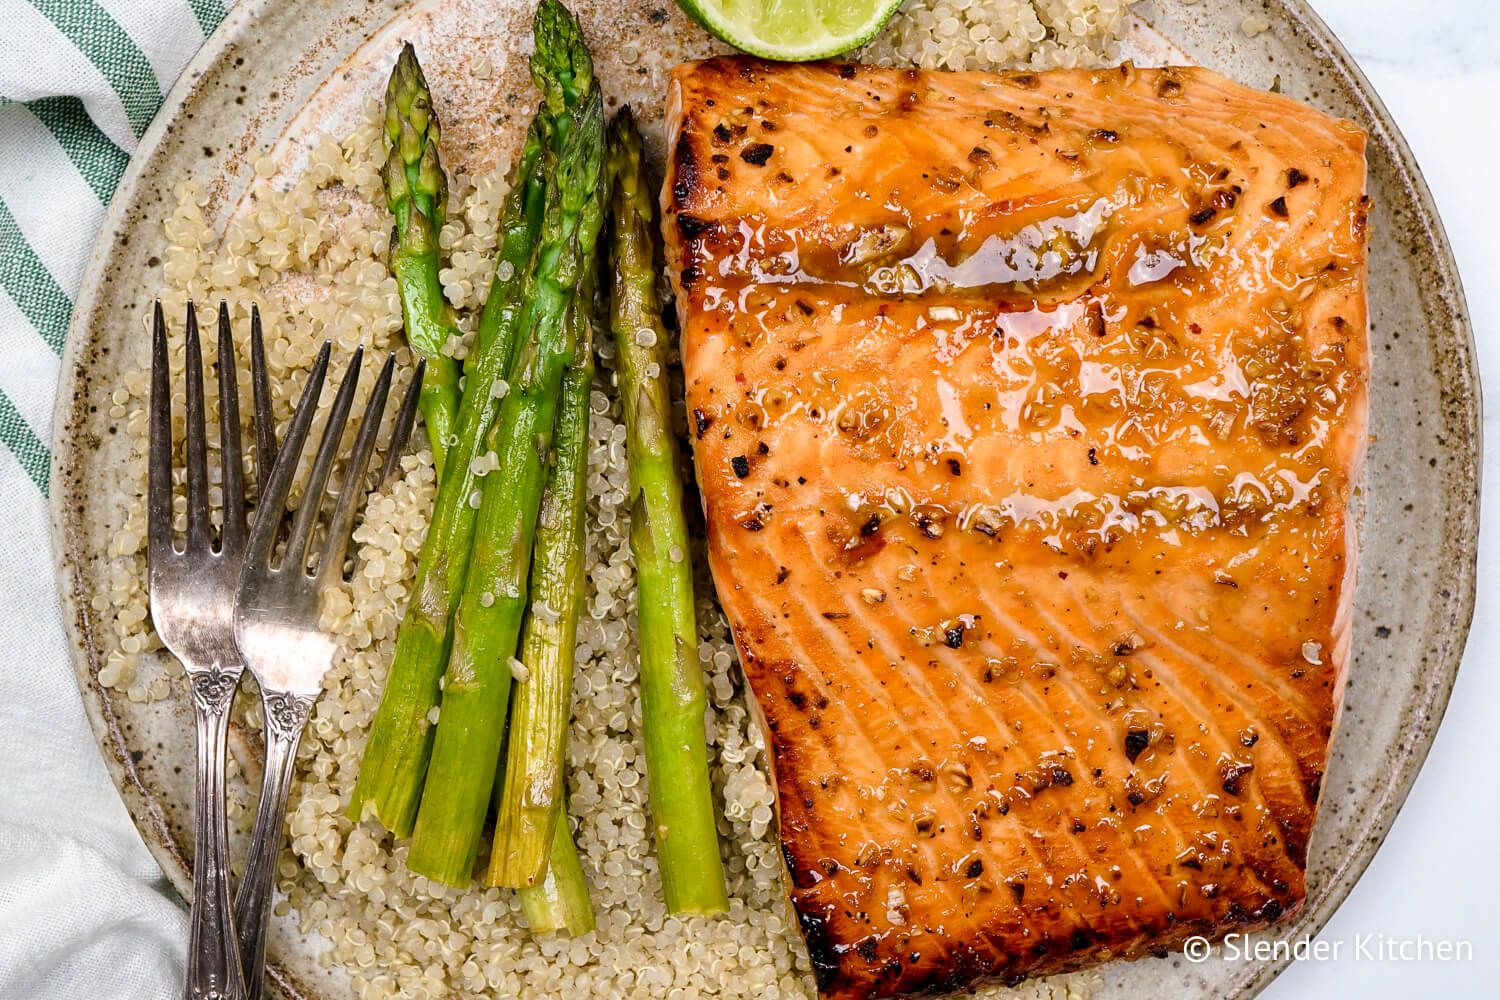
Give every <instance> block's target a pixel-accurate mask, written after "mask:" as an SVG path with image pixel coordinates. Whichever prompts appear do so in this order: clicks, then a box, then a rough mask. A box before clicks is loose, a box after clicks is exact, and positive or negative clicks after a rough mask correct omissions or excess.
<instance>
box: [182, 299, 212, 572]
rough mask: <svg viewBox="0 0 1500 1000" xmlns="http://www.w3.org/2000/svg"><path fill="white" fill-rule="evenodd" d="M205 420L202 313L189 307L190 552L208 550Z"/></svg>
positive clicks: (188, 507) (188, 475) (188, 434)
mask: <svg viewBox="0 0 1500 1000" xmlns="http://www.w3.org/2000/svg"><path fill="white" fill-rule="evenodd" d="M203 425H204V417H203V345H202V344H201V343H200V342H199V338H198V311H197V310H196V309H194V308H193V303H191V302H189V303H188V307H187V515H188V530H187V551H189V552H191V551H193V550H195V549H203V548H206V547H207V546H208V534H209V524H208V442H207V440H206V439H205V436H204V435H205V431H204V426H203Z"/></svg>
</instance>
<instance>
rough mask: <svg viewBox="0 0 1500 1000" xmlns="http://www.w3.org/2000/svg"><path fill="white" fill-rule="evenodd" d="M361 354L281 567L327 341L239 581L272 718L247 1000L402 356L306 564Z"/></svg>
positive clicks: (244, 948)
mask: <svg viewBox="0 0 1500 1000" xmlns="http://www.w3.org/2000/svg"><path fill="white" fill-rule="evenodd" d="M361 358H362V351H359V350H356V351H355V353H354V357H353V359H352V360H351V362H350V365H349V370H348V373H347V374H346V375H345V376H344V379H343V382H342V383H341V384H340V385H339V390H338V394H337V395H336V396H335V397H334V401H333V405H332V407H331V408H330V410H329V414H328V421H327V423H326V424H325V425H324V429H323V437H322V440H321V441H320V443H319V445H318V450H317V454H316V457H315V458H314V459H313V464H312V469H311V471H310V472H309V474H308V481H307V488H306V491H305V492H304V494H303V500H302V503H301V505H300V506H299V507H298V508H297V512H296V514H295V515H294V516H293V518H292V524H291V529H290V532H289V533H288V535H287V539H286V545H285V548H284V551H283V553H282V556H281V560H280V562H279V563H278V564H277V565H276V566H272V565H271V560H272V555H273V553H274V552H275V549H276V539H277V536H278V534H279V533H280V528H281V524H282V521H283V520H285V518H284V517H283V510H284V508H285V506H286V502H287V495H288V493H289V492H290V491H291V487H292V480H293V479H294V478H295V477H296V472H297V467H298V465H299V463H300V462H301V459H302V449H303V445H304V444H305V443H306V440H307V437H308V432H309V429H310V427H311V424H312V419H313V410H314V408H315V406H316V404H317V401H318V394H319V392H320V391H321V390H322V387H323V379H324V375H325V373H326V370H327V367H328V345H326V344H325V345H324V346H323V350H322V352H321V353H320V354H319V355H318V360H317V363H316V364H315V365H314V367H313V371H312V375H311V377H310V378H309V379H308V382H307V386H306V388H305V389H304V390H303V393H302V399H301V400H300V401H299V402H298V404H297V410H296V413H295V414H294V415H293V416H292V422H291V426H290V427H289V428H288V430H287V436H286V441H285V443H284V444H283V445H282V446H281V450H280V453H279V454H278V456H277V459H276V464H275V466H274V467H273V468H272V470H271V475H270V478H269V480H268V481H267V483H266V485H265V488H264V489H263V490H262V491H261V498H260V505H259V508H258V513H257V516H256V519H255V524H254V526H253V527H252V528H251V531H250V538H249V541H248V542H247V543H246V546H245V558H244V561H243V564H242V567H241V569H240V574H239V590H238V597H237V600H236V606H235V613H234V631H235V638H236V640H237V641H238V643H239V649H240V653H241V655H242V656H243V657H244V661H245V665H246V666H247V667H248V668H249V669H250V673H251V674H252V675H254V677H255V680H256V682H257V683H258V684H259V685H260V696H261V704H262V706H263V707H264V709H265V717H266V728H265V734H266V767H265V777H264V779H263V781H262V784H261V794H260V805H259V806H258V807H257V809H256V813H255V828H254V831H253V832H252V834H251V839H250V855H249V858H248V860H247V861H246V863H245V874H244V877H243V879H242V880H241V882H240V888H239V894H238V895H237V896H236V898H235V921H236V924H237V925H238V932H239V939H240V959H241V963H242V965H243V967H244V971H245V985H246V991H247V994H248V996H249V998H250V1000H257V998H258V997H259V996H260V994H261V989H262V981H263V975H264V969H265V953H266V939H265V935H266V922H267V916H268V906H269V903H270V898H271V886H272V881H273V879H272V876H273V875H274V873H275V870H276V858H277V855H278V853H279V851H280V847H281V833H282V830H281V827H282V822H283V820H284V819H285V815H286V800H287V793H288V791H289V790H290V788H291V782H292V773H293V770H294V769H295V765H296V760H297V745H298V743H299V742H300V741H301V739H302V731H303V729H304V728H305V727H306V725H307V720H308V717H309V716H310V715H311V713H312V708H313V703H314V702H315V701H316V700H317V697H318V695H319V694H320V693H321V692H322V689H323V679H324V677H325V675H326V674H327V673H328V671H329V669H330V668H331V667H332V666H333V656H334V650H335V643H334V640H333V637H332V636H330V635H329V634H328V633H327V632H325V631H324V630H323V628H322V627H321V625H320V624H319V620H318V618H319V612H320V610H321V604H322V598H323V595H324V594H325V593H327V592H328V590H329V589H330V588H332V587H333V586H335V585H337V584H338V583H339V582H341V581H342V579H343V573H344V553H345V550H346V548H347V546H348V543H349V536H350V534H351V531H352V529H353V526H354V517H355V514H356V513H357V508H358V507H359V506H361V505H362V504H363V498H364V495H365V493H366V491H367V489H368V479H367V475H366V468H367V466H368V465H369V463H370V456H371V454H372V453H373V452H374V449H375V438H376V435H377V434H378V432H379V429H380V420H381V415H382V413H383V412H384V410H385V403H386V397H387V396H388V395H389V392H390V386H391V373H392V370H393V368H394V365H395V357H394V356H392V357H390V358H388V359H387V360H386V363H385V366H384V367H383V368H382V369H381V371H380V375H379V377H378V379H377V380H376V382H375V386H374V388H373V389H372V390H371V393H370V399H369V402H368V403H367V404H366V407H365V412H364V417H363V418H362V419H361V421H360V425H359V430H358V432H357V433H356V435H355V438H354V443H353V447H352V450H351V453H350V457H349V459H348V462H347V463H346V467H345V469H344V476H343V485H342V487H341V488H340V490H339V493H338V499H337V501H336V502H335V503H334V507H333V511H332V514H331V515H330V516H329V519H328V522H327V525H326V527H325V530H324V532H323V537H322V541H321V545H320V547H319V551H318V554H317V559H316V561H315V562H314V564H313V565H312V567H311V568H309V566H308V554H309V549H310V548H311V547H312V542H313V540H314V534H315V528H316V526H317V522H318V518H319V513H320V511H321V509H322V507H323V500H324V494H325V492H326V489H327V485H328V479H329V475H330V474H331V473H332V471H333V466H334V463H335V461H336V460H337V458H338V454H339V444H340V441H341V440H342V438H343V433H344V425H345V423H346V422H347V420H348V417H349V411H350V409H351V407H352V405H353V402H354V389H355V386H356V384H357V383H358V381H359V368H360V361H361ZM421 382H422V366H421V365H418V367H417V370H416V372H415V374H414V376H413V378H412V382H411V385H410V387H409V388H408V390H407V393H406V398H405V400H404V401H403V403H402V406H401V410H400V411H399V413H398V415H397V418H396V422H395V426H394V428H393V429H392V432H391V439H390V442H389V443H388V445H387V447H386V458H385V463H384V468H383V469H382V470H381V473H380V475H379V477H378V479H377V481H378V482H384V481H387V480H389V479H390V477H391V475H392V474H393V472H394V470H395V463H396V460H397V458H398V457H399V456H400V453H401V452H402V451H403V450H404V448H405V445H406V440H407V437H408V435H409V434H410V432H411V425H412V421H413V420H414V419H415V416H416V409H417V397H418V390H419V389H420V386H421Z"/></svg>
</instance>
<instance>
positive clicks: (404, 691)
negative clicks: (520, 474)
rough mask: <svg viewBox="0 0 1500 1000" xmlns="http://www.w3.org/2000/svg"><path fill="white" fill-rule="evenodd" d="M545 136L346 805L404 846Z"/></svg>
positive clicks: (509, 336) (504, 247)
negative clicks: (369, 813)
mask: <svg viewBox="0 0 1500 1000" xmlns="http://www.w3.org/2000/svg"><path fill="white" fill-rule="evenodd" d="M542 131H543V130H542V127H541V126H540V124H539V123H538V122H537V121H533V123H532V126H531V129H530V130H529V131H528V133H527V137H526V142H525V144H524V145H523V146H522V148H521V155H520V157H519V159H518V160H517V163H516V168H515V172H514V176H513V178H512V184H511V189H510V193H509V194H508V195H507V196H506V201H505V206H504V208H503V210H502V212H501V233H502V237H501V245H500V255H499V260H498V261H497V263H496V267H495V277H494V281H493V283H492V284H491V286H490V293H489V298H488V299H487V300H486V301H485V304H484V312H483V314H482V316H481V318H480V323H479V329H478V332H477V334H476V336H475V351H474V355H473V357H472V359H471V362H470V365H469V372H468V377H467V387H468V391H467V392H466V393H465V394H464V397H463V402H462V405H461V407H460V410H459V416H458V432H457V443H456V444H454V446H453V449H452V455H451V457H452V461H451V462H450V463H449V464H448V466H447V468H445V469H444V470H443V476H442V479H441V481H440V482H439V485H438V493H437V498H436V500H435V502H434V506H433V513H432V521H431V523H430V524H429V526H428V529H427V536H426V538H425V539H424V540H423V542H422V552H421V555H420V556H419V557H418V561H417V578H416V583H415V584H414V586H413V589H412V594H413V597H412V599H411V601H410V602H408V604H407V607H406V614H405V617H404V618H403V619H402V622H401V628H400V631H399V632H398V633H397V636H396V653H395V657H394V658H393V659H392V661H391V669H390V674H389V676H388V678H387V680H386V683H385V690H384V692H383V693H382V695H381V699H380V709H379V711H378V712H377V713H376V715H375V721H374V723H373V725H372V726H371V729H370V737H369V740H368V742H367V743H366V744H365V753H364V760H363V763H362V764H361V766H360V771H359V778H358V780H357V781H356V783H355V786H354V795H353V797H352V800H351V802H350V805H349V816H350V818H352V819H355V820H358V819H360V818H361V816H362V815H363V811H364V808H365V804H366V803H367V802H368V803H369V804H370V807H371V809H372V811H373V814H374V816H375V818H376V819H377V820H379V821H380V823H381V824H382V825H384V826H385V827H386V829H388V830H390V831H392V832H393V833H395V834H397V835H398V836H402V837H406V836H410V834H411V830H412V825H413V824H414V823H415V822H416V816H417V803H418V801H419V799H420V796H421V792H422V777H423V775H424V774H425V772H426V770H427V758H428V754H429V753H430V751H431V747H432V724H431V722H430V721H429V718H428V717H429V715H430V713H431V712H432V709H433V708H434V707H435V706H436V705H437V704H438V699H439V690H438V678H439V677H440V676H441V675H442V671H443V665H444V664H445V663H446V662H447V660H448V643H449V638H450V632H449V624H450V618H451V616H452V614H453V609H454V608H455V607H456V606H457V604H458V593H459V588H460V587H461V586H462V584H463V578H464V573H465V571H466V570H467V569H468V555H469V547H470V540H471V539H472V538H473V535H474V522H475V520H476V518H477V517H478V511H476V510H475V509H474V507H473V505H472V504H471V503H470V497H472V496H473V495H474V493H475V491H476V490H478V489H479V482H480V480H479V476H478V470H477V469H476V468H475V463H474V459H475V457H476V456H477V455H478V453H479V448H480V445H481V443H482V441H483V439H484V436H485V434H486V433H487V432H488V430H489V426H490V423H491V421H492V420H493V418H494V414H495V411H496V410H497V409H498V408H499V404H498V400H496V399H495V398H494V397H495V395H496V394H497V393H498V392H499V390H500V388H501V387H502V386H501V384H502V381H503V379H504V377H505V375H506V374H507V373H508V372H509V369H510V362H511V358H512V355H513V354H514V353H515V342H516V340H518V339H519V338H518V335H517V330H518V327H519V319H520V316H519V313H520V307H521V304H522V293H523V290H524V286H525V283H526V278H525V275H526V271H527V268H528V267H529V266H530V261H531V257H532V253H533V251H534V250H535V248H536V241H537V235H538V232H539V230H540V228H541V217H542V212H543V202H544V197H545V194H546V187H547V185H546V182H545V178H544V177H543V158H542Z"/></svg>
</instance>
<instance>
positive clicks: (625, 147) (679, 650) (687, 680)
mask: <svg viewBox="0 0 1500 1000" xmlns="http://www.w3.org/2000/svg"><path fill="white" fill-rule="evenodd" d="M609 173H610V178H611V187H612V204H611V212H612V219H613V222H612V233H613V235H612V238H611V241H610V258H611V264H612V268H611V270H612V271H613V282H614V287H613V295H612V296H611V306H610V327H611V329H612V331H613V333H614V338H615V354H616V364H617V366H618V375H619V384H620V397H621V400H622V401H623V403H624V409H625V447H626V454H627V456H628V462H629V468H630V492H631V495H632V497H633V500H632V507H631V515H630V516H631V526H630V547H631V551H632V552H633V553H634V555H635V573H636V587H637V591H638V593H637V597H638V599H637V607H638V612H637V615H638V623H637V635H638V637H639V641H640V650H641V654H640V655H641V712H642V716H643V727H644V730H645V742H646V772H647V777H648V778H649V781H650V799H651V814H652V818H653V820H654V823H655V828H656V848H657V853H658V855H659V857H660V863H661V881H662V890H663V892H664V894H665V895H666V902H667V909H668V910H670V911H671V912H673V913H684V912H687V913H717V912H720V911H722V910H724V909H726V908H727V907H728V905H729V901H728V897H727V896H726V894H725V888H724V870H723V866H722V864H721V863H720V860H719V840H718V833H717V830H716V828H715V819H714V808H713V798H712V792H711V789H710V785H709V777H708V748H707V745H706V741H705V739H704V712H705V711H706V709H707V698H706V696H705V694H704V688H703V673H702V671H701V669H700V668H699V666H698V657H697V650H698V631H697V625H696V622H695V621H694V613H693V575H692V563H691V561H690V559H689V557H688V551H689V550H688V533H687V523H686V521H685V519H684V515H683V507H682V496H683V495H682V482H681V479H680V478H679V466H678V453H677V440H676V437H675V435H674V434H673V432H672V426H671V409H670V405H671V401H670V397H669V395H668V391H667V335H666V331H665V330H664V329H663V328H662V323H661V313H660V310H659V307H658V302H659V300H658V298H657V289H656V268H655V265H654V263H653V244H652V233H653V232H655V224H654V220H653V217H652V216H653V206H652V197H651V190H650V187H649V185H648V184H647V183H646V178H645V174H644V172H643V169H642V162H641V138H640V134H639V133H638V132H637V131H636V128H635V123H634V122H633V121H632V119H631V117H630V112H629V110H628V109H626V110H622V111H621V112H620V114H619V115H617V116H616V117H615V120H614V121H613V122H612V123H611V126H610V135H609Z"/></svg>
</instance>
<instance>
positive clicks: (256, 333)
mask: <svg viewBox="0 0 1500 1000" xmlns="http://www.w3.org/2000/svg"><path fill="white" fill-rule="evenodd" d="M250 386H251V388H252V389H253V390H254V394H255V489H256V491H257V493H264V492H265V490H266V483H267V482H268V481H269V480H270V478H271V466H273V465H275V464H276V418H275V417H273V416H272V415H271V379H270V377H269V376H268V375H267V374H266V342H265V338H264V336H263V335H262V333H261V329H260V306H258V305H255V304H253V303H252V304H251V306H250Z"/></svg>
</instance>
